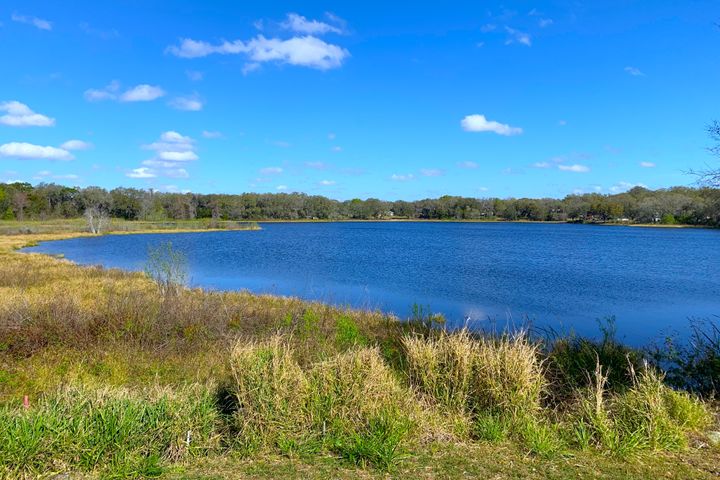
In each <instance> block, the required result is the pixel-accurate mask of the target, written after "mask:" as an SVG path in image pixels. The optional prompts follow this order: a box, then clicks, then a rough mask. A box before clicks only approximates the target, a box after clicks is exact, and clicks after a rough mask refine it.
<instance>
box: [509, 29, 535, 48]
mask: <svg viewBox="0 0 720 480" xmlns="http://www.w3.org/2000/svg"><path fill="white" fill-rule="evenodd" d="M505 31H506V32H507V34H508V35H509V37H508V39H507V40H505V45H511V44H513V43H519V44H521V45H525V46H526V47H530V46H532V39H531V38H530V34H529V33H524V32H521V31H519V30H515V29H514V28H510V27H505Z"/></svg>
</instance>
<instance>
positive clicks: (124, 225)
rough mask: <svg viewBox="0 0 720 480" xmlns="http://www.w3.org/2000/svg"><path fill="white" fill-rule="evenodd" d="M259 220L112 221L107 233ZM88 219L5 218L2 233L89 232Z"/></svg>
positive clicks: (248, 226) (237, 226) (246, 226)
mask: <svg viewBox="0 0 720 480" xmlns="http://www.w3.org/2000/svg"><path fill="white" fill-rule="evenodd" d="M259 228H260V227H259V226H258V224H257V223H256V222H234V221H227V220H212V219H209V218H205V219H199V220H167V221H140V220H132V221H130V220H122V219H118V218H113V219H111V220H110V222H109V224H108V227H107V229H106V233H153V232H168V231H204V230H257V229H259ZM88 231H89V230H88V225H87V221H86V220H85V219H84V218H73V219H58V220H23V221H17V220H3V221H0V235H37V234H58V233H86V232H88Z"/></svg>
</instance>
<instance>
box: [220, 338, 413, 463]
mask: <svg viewBox="0 0 720 480" xmlns="http://www.w3.org/2000/svg"><path fill="white" fill-rule="evenodd" d="M231 364H232V373H233V384H232V386H230V390H231V391H232V393H233V394H234V395H235V397H236V406H237V407H236V408H237V410H236V411H235V412H233V418H234V419H235V426H236V435H237V437H236V441H235V445H236V446H238V447H239V448H240V449H241V450H242V451H243V452H244V453H246V454H250V453H253V452H255V451H259V450H263V449H265V450H267V449H270V450H273V449H274V450H276V451H279V452H280V453H283V454H286V455H293V454H301V455H303V454H309V453H313V452H317V451H320V450H325V451H329V452H334V453H336V454H338V455H340V456H341V457H342V458H345V459H347V460H349V461H352V462H353V463H356V464H358V465H373V466H375V467H377V468H380V469H390V468H392V467H393V466H395V465H396V463H397V461H398V459H399V458H400V456H401V452H402V451H403V450H402V446H403V443H404V440H405V438H406V436H407V435H408V434H409V433H410V431H411V430H412V427H413V415H412V412H413V406H412V403H411V401H410V398H411V397H412V395H411V392H409V391H408V390H407V389H404V388H403V387H402V385H401V384H400V383H399V382H398V380H397V378H395V374H394V373H393V372H392V370H391V369H390V368H389V367H388V366H387V365H386V364H385V363H384V361H383V359H382V357H381V356H380V353H379V351H378V350H377V349H375V348H367V347H354V348H352V349H350V350H347V351H346V352H344V353H340V354H337V355H335V356H333V357H331V358H329V359H327V360H324V361H321V362H318V363H315V364H312V365H309V366H308V367H307V368H306V369H303V368H301V367H300V364H299V363H298V362H297V361H296V360H295V358H294V350H293V347H292V346H291V344H290V343H289V342H288V339H287V338H283V337H281V336H279V335H276V336H273V337H271V338H270V339H268V340H265V341H262V342H251V343H247V342H239V343H238V344H237V346H236V347H235V348H234V349H233V352H232V355H231Z"/></svg>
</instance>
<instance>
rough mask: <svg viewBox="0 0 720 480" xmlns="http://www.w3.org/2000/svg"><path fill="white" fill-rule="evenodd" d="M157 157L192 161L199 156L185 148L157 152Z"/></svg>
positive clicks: (170, 160) (174, 160)
mask: <svg viewBox="0 0 720 480" xmlns="http://www.w3.org/2000/svg"><path fill="white" fill-rule="evenodd" d="M158 158H159V159H160V160H165V161H168V162H192V161H194V160H197V159H198V158H199V157H198V156H197V154H196V153H195V152H192V151H189V150H186V151H184V152H166V151H162V152H158Z"/></svg>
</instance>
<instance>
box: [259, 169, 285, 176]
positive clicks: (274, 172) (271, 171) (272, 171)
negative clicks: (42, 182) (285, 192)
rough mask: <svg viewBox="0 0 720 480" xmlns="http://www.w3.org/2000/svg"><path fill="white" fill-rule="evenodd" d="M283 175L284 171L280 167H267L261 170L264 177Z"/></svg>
mask: <svg viewBox="0 0 720 480" xmlns="http://www.w3.org/2000/svg"><path fill="white" fill-rule="evenodd" d="M281 173H283V169H282V168H280V167H265V168H261V169H260V174H262V175H279V174H281Z"/></svg>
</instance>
